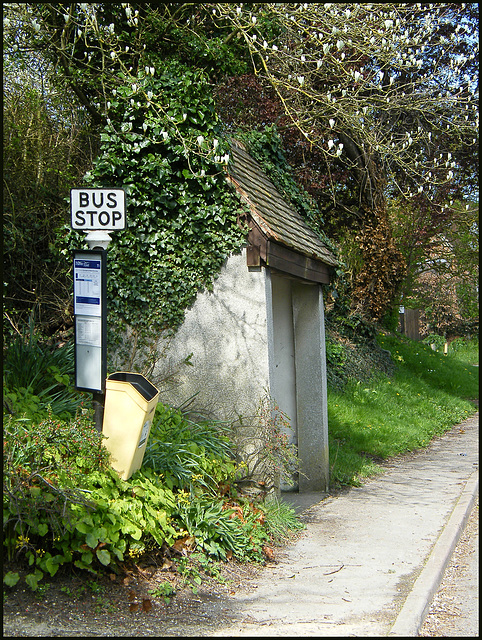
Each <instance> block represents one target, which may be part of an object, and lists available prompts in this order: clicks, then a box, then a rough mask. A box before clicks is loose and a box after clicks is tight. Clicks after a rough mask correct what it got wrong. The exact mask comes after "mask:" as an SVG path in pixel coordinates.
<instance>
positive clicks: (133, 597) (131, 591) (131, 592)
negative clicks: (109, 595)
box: [127, 589, 136, 600]
mask: <svg viewBox="0 0 482 640" xmlns="http://www.w3.org/2000/svg"><path fill="white" fill-rule="evenodd" d="M127 597H128V598H129V600H135V599H136V592H135V591H134V590H133V589H131V590H130V591H129V593H128V594H127Z"/></svg>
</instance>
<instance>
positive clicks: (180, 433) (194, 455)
mask: <svg viewBox="0 0 482 640" xmlns="http://www.w3.org/2000/svg"><path fill="white" fill-rule="evenodd" d="M227 433H228V427H227V426H226V425H224V424H223V423H220V422H218V421H213V420H208V419H205V418H199V417H198V418H197V420H196V421H193V420H190V419H189V417H188V414H187V413H185V412H183V410H182V409H174V408H172V407H169V406H166V405H163V404H162V403H158V404H157V407H156V413H155V415H154V420H153V424H152V427H151V432H150V436H149V441H148V444H147V447H146V451H145V454H144V460H143V464H144V466H145V467H149V468H151V469H153V470H154V471H156V472H157V473H161V474H162V476H163V478H164V480H165V482H166V484H167V486H169V487H170V488H171V489H176V490H179V489H180V490H187V491H189V493H190V494H191V495H193V494H195V493H200V492H206V491H207V492H208V493H211V494H213V495H215V494H216V493H217V492H218V487H219V485H220V484H221V483H229V482H231V481H232V480H233V479H234V476H235V474H236V468H237V467H236V464H235V462H234V460H233V457H234V456H233V454H232V451H231V449H232V444H231V442H230V440H229V439H228V436H227Z"/></svg>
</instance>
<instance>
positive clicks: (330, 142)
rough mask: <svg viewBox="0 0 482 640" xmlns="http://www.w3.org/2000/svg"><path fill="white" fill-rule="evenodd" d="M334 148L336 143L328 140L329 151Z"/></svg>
mask: <svg viewBox="0 0 482 640" xmlns="http://www.w3.org/2000/svg"><path fill="white" fill-rule="evenodd" d="M334 146H335V143H334V142H333V140H328V149H333V147H334Z"/></svg>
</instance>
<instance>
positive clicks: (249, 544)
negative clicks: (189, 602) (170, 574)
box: [3, 405, 279, 597]
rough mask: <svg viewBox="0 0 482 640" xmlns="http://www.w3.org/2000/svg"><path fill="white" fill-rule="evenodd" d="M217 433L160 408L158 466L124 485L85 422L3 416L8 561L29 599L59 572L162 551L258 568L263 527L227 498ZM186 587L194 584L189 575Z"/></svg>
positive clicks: (230, 481)
mask: <svg viewBox="0 0 482 640" xmlns="http://www.w3.org/2000/svg"><path fill="white" fill-rule="evenodd" d="M220 429H221V427H220V425H217V424H216V423H210V422H209V421H201V422H199V423H196V422H193V421H192V420H188V419H187V418H186V416H185V415H184V414H183V413H182V412H180V411H176V410H174V409H170V408H168V407H164V406H162V405H161V406H160V411H159V416H158V417H157V419H156V420H155V424H154V426H153V429H152V432H153V446H152V449H151V461H155V462H156V463H157V464H158V467H157V469H156V471H155V470H154V469H152V468H149V467H148V466H147V465H145V466H144V467H143V468H142V469H140V470H139V471H137V472H136V473H135V474H134V475H133V476H132V477H131V478H130V479H129V480H127V481H125V480H122V479H121V478H120V477H119V475H118V473H117V472H116V471H115V470H114V469H113V468H111V466H110V463H109V454H108V452H107V450H106V449H105V447H104V446H103V443H102V439H103V436H102V434H100V433H98V431H97V429H96V428H95V426H94V423H93V421H92V420H91V419H90V418H89V416H88V415H82V416H81V417H77V418H75V419H70V420H62V419H60V418H58V417H57V416H54V415H52V414H49V417H48V418H47V419H44V420H38V421H36V420H35V419H32V420H26V419H15V418H13V417H11V416H10V417H9V418H8V420H7V421H6V425H5V431H4V451H3V453H4V466H3V495H4V501H3V531H4V548H5V550H6V555H7V560H8V562H9V563H14V565H15V567H16V566H18V567H24V568H26V569H27V575H26V577H25V580H26V583H27V585H29V587H30V588H31V589H33V590H36V591H38V590H39V589H41V588H42V582H41V581H42V580H44V579H45V577H48V576H50V577H52V576H54V575H55V574H56V573H57V571H58V570H59V568H60V567H62V566H63V565H73V566H75V567H77V568H78V569H81V570H83V571H87V572H90V573H92V574H97V573H99V572H100V571H103V570H104V569H105V568H108V569H109V570H110V571H112V570H114V571H117V570H118V564H119V563H125V562H129V561H130V562H136V561H137V560H138V559H139V558H140V557H141V556H142V555H143V554H144V553H146V552H151V553H152V552H157V553H162V550H164V549H166V548H169V547H171V548H172V549H173V551H174V552H176V553H183V554H185V553H187V552H188V551H190V552H191V551H192V552H194V551H197V552H200V553H202V554H205V555H206V557H209V558H212V559H217V560H226V559H229V558H231V557H236V558H238V559H239V560H245V561H254V562H262V561H264V559H265V557H266V550H265V547H266V544H269V542H270V540H271V533H270V529H269V527H268V522H269V521H270V520H269V519H268V517H267V516H266V515H265V512H264V507H263V505H262V504H259V505H258V506H256V505H255V504H254V503H253V502H250V501H248V499H246V498H244V497H243V496H242V495H240V496H238V495H237V491H236V485H235V480H236V476H237V473H238V467H237V465H236V464H235V463H234V461H233V460H232V459H231V453H230V452H231V447H232V445H231V443H230V442H229V440H228V439H227V438H226V436H225V435H223V433H222V431H221V430H220ZM163 447H165V448H166V449H167V455H164V454H165V453H166V451H163ZM170 458H173V460H170ZM274 519H275V518H274V517H273V521H274ZM276 519H277V520H279V517H276ZM276 526H277V525H276ZM186 572H187V573H188V570H187V569H186ZM187 573H186V576H187ZM19 575H20V573H19V572H18V571H14V570H10V571H8V572H7V573H6V575H5V578H4V582H5V584H6V585H7V586H10V587H13V586H15V584H17V582H18V580H19ZM190 580H191V582H192V581H194V584H197V574H196V575H194V574H192V575H191V577H190ZM164 596H165V597H169V595H168V594H164Z"/></svg>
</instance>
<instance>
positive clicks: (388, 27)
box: [385, 20, 393, 29]
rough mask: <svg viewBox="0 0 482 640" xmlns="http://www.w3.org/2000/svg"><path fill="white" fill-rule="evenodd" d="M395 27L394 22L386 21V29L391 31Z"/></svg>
mask: <svg viewBox="0 0 482 640" xmlns="http://www.w3.org/2000/svg"><path fill="white" fill-rule="evenodd" d="M392 27H393V20H385V28H386V29H391V28H392Z"/></svg>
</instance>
